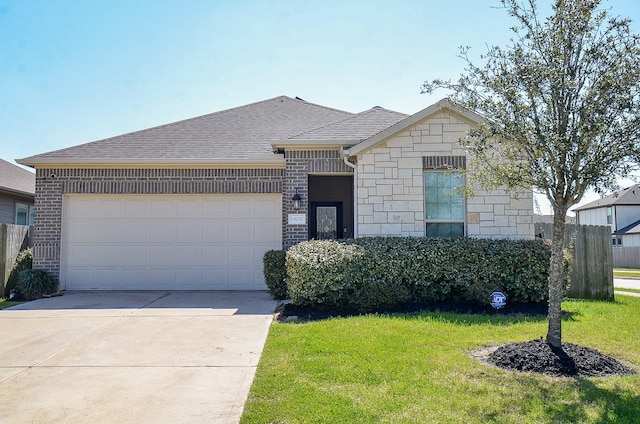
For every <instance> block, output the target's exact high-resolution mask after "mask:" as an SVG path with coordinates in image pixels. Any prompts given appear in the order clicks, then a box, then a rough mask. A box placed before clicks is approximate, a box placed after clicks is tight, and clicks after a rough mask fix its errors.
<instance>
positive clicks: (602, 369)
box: [276, 302, 635, 377]
mask: <svg viewBox="0 0 640 424" xmlns="http://www.w3.org/2000/svg"><path fill="white" fill-rule="evenodd" d="M425 311H427V312H439V313H456V314H481V315H486V316H505V317H513V318H518V317H536V318H540V319H546V317H547V311H548V309H547V303H546V302H541V303H510V304H507V306H506V307H504V308H502V309H497V310H496V309H494V308H493V307H491V306H489V305H478V304H475V303H465V302H449V303H446V302H445V303H410V304H405V305H400V306H396V307H393V308H388V309H382V310H379V311H376V312H375V313H379V314H419V313H421V312H425ZM370 313H371V312H369V313H363V312H359V311H356V310H349V309H336V308H312V307H301V306H297V305H293V304H291V303H285V304H281V305H280V306H279V307H278V309H277V310H276V319H277V320H278V321H285V320H287V318H288V317H297V319H298V320H305V321H317V320H324V319H329V318H336V317H351V316H358V315H366V314H370ZM563 314H567V313H565V312H563ZM472 356H474V357H476V358H477V359H479V360H480V361H482V362H485V363H487V364H491V365H493V366H496V367H499V368H503V369H509V370H517V371H523V372H534V373H542V374H547V375H552V376H562V377H575V376H582V377H608V376H613V375H622V374H633V373H635V371H634V369H632V368H631V367H629V366H626V365H623V364H622V363H620V362H619V361H617V360H616V359H614V358H612V357H610V356H607V355H604V354H602V353H600V352H598V351H597V350H595V349H591V348H587V347H582V346H578V345H574V344H572V343H563V344H562V349H556V348H553V347H552V346H551V345H549V344H548V343H547V342H546V341H545V340H543V339H540V340H533V341H530V342H524V343H510V344H507V345H504V346H500V347H497V348H491V349H487V348H483V349H480V350H479V351H477V352H474V353H472Z"/></svg>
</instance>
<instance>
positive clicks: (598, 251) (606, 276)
mask: <svg viewBox="0 0 640 424" xmlns="http://www.w3.org/2000/svg"><path fill="white" fill-rule="evenodd" d="M535 229H536V234H537V235H539V236H542V238H544V239H551V237H552V234H553V224H546V223H544V224H541V223H538V224H535ZM572 241H573V252H572V254H573V270H572V272H571V287H570V288H569V293H568V296H569V297H575V298H581V299H604V300H613V252H612V246H611V227H609V226H608V225H574V224H567V226H566V230H565V242H567V243H569V244H568V245H569V246H571V244H570V243H571V242H572Z"/></svg>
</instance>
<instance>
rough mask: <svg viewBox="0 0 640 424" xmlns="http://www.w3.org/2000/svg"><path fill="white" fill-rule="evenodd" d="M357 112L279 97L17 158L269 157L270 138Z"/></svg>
mask: <svg viewBox="0 0 640 424" xmlns="http://www.w3.org/2000/svg"><path fill="white" fill-rule="evenodd" d="M351 116H353V114H352V113H350V112H345V111H342V110H338V109H332V108H329V107H325V106H320V105H317V104H313V103H309V102H306V101H304V100H300V99H292V98H290V97H287V96H279V97H275V98H273V99H269V100H264V101H260V102H256V103H251V104H248V105H244V106H240V107H236V108H233V109H227V110H223V111H220V112H215V113H211V114H208V115H203V116H199V117H197V118H191V119H186V120H184V121H179V122H174V123H171V124H166V125H161V126H158V127H153V128H149V129H145V130H141V131H136V132H132V133H128V134H124V135H119V136H116V137H111V138H106V139H103V140H98V141H94V142H91V143H86V144H81V145H78V146H73V147H69V148H66V149H61V150H56V151H52V152H48V153H43V154H39V155H35V156H31V157H28V158H24V159H20V160H18V162H19V163H21V164H24V165H29V166H42V165H45V166H46V165H54V164H58V165H59V164H126V163H137V164H141V163H150V164H154V163H155V164H157V163H168V164H171V163H215V162H221V163H224V162H228V163H233V162H238V163H242V162H251V161H253V162H256V163H257V162H269V161H276V160H281V158H280V157H279V156H277V155H274V154H273V151H272V147H271V141H272V140H274V139H286V138H288V137H291V136H294V135H296V134H301V133H303V132H305V131H309V130H311V129H314V128H319V127H322V126H324V125H326V124H329V123H332V122H336V121H342V120H344V119H345V118H349V117H351Z"/></svg>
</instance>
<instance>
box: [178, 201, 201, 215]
mask: <svg viewBox="0 0 640 424" xmlns="http://www.w3.org/2000/svg"><path fill="white" fill-rule="evenodd" d="M176 216H177V217H179V218H190V217H192V218H200V217H201V216H202V200H201V199H192V198H188V199H182V200H176Z"/></svg>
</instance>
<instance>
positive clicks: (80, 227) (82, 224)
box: [67, 219, 95, 242]
mask: <svg viewBox="0 0 640 424" xmlns="http://www.w3.org/2000/svg"><path fill="white" fill-rule="evenodd" d="M68 227H69V228H68V229H67V233H68V235H69V237H71V238H73V239H74V240H77V241H78V242H79V241H81V240H82V239H83V238H85V239H86V238H89V239H92V238H93V236H92V234H93V229H94V227H95V225H94V223H93V221H88V220H82V219H77V220H73V221H71V225H69V226H68Z"/></svg>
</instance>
